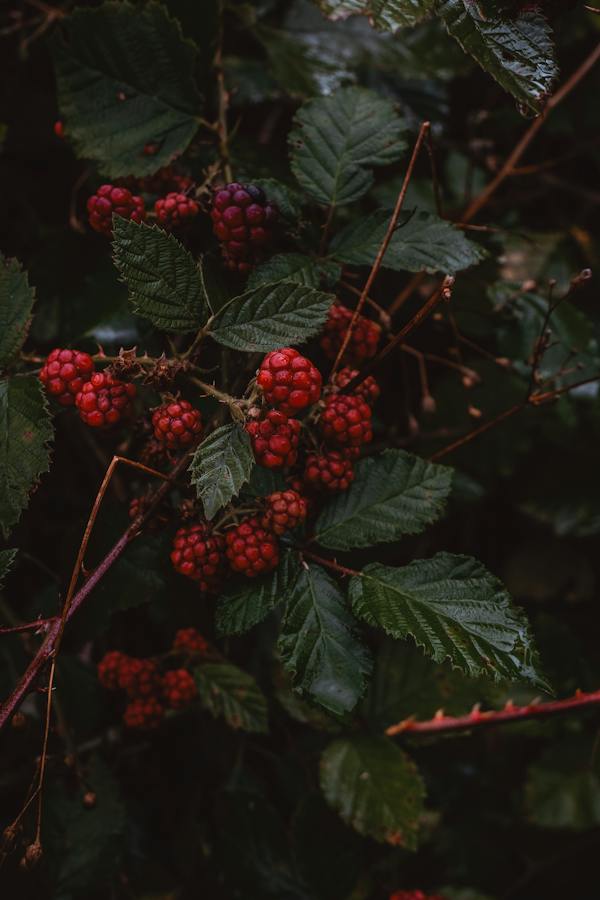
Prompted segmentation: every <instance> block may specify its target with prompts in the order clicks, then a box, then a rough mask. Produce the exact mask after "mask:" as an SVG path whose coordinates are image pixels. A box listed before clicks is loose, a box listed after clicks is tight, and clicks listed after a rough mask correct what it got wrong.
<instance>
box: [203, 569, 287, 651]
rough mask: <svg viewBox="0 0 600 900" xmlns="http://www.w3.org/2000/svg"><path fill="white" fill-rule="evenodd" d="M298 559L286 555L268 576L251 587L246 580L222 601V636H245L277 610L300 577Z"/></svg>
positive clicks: (219, 609) (219, 620)
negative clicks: (245, 633)
mask: <svg viewBox="0 0 600 900" xmlns="http://www.w3.org/2000/svg"><path fill="white" fill-rule="evenodd" d="M298 571H299V561H298V555H297V554H296V553H293V552H292V551H287V552H284V553H283V555H282V557H281V559H280V561H279V565H278V567H277V568H276V569H275V571H274V572H272V573H271V574H269V575H265V576H264V577H262V578H259V579H257V580H256V581H252V582H250V583H249V581H248V579H247V578H246V579H244V582H243V583H242V584H236V585H235V586H234V587H232V588H229V589H228V590H226V591H225V593H224V594H222V595H221V596H220V597H219V601H218V606H217V610H216V615H215V622H216V626H217V631H218V632H219V633H220V634H243V633H244V632H246V631H249V630H250V628H253V627H254V626H255V625H258V623H259V622H262V620H263V619H264V618H265V617H266V616H267V615H268V614H269V613H270V612H271V610H272V609H274V608H275V607H276V606H278V605H279V604H280V603H282V602H283V601H284V600H286V599H287V597H288V594H289V593H290V590H291V588H293V586H294V584H295V581H296V579H297V577H298Z"/></svg>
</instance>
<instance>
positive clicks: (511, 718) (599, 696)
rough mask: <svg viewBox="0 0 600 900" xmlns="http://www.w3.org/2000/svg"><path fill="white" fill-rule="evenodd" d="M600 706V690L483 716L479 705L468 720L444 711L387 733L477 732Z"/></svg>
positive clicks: (405, 721) (510, 706)
mask: <svg viewBox="0 0 600 900" xmlns="http://www.w3.org/2000/svg"><path fill="white" fill-rule="evenodd" d="M598 704H600V690H598V691H592V692H591V693H589V694H585V693H583V691H576V692H575V694H574V696H573V697H567V698H566V699H565V700H551V701H549V702H548V703H540V702H539V701H535V700H534V701H532V702H531V703H528V704H527V705H526V706H515V705H514V703H513V702H512V700H508V701H507V703H506V705H505V707H504V709H500V710H494V709H491V710H486V711H485V712H481V710H480V708H479V704H477V705H476V706H474V707H473V709H472V710H471V712H470V713H467V714H466V715H464V716H446V715H444V711H443V710H442V709H440V710H438V711H437V712H436V714H435V716H434V717H433V719H427V720H426V721H423V722H419V721H418V720H417V719H416V718H414V717H413V716H409V717H408V718H407V719H403V720H402V722H398V724H397V725H390V727H389V728H386V731H385V733H386V734H387V735H388V736H389V737H395V736H396V735H398V734H407V733H408V734H411V735H412V734H417V735H420V734H436V735H438V734H450V733H452V732H454V731H472V730H474V729H476V728H482V727H487V726H489V725H502V724H504V723H506V722H521V721H523V720H524V719H545V718H548V717H550V716H556V715H561V714H563V713H569V712H572V711H573V710H576V709H582V708H585V707H587V706H597V705H598Z"/></svg>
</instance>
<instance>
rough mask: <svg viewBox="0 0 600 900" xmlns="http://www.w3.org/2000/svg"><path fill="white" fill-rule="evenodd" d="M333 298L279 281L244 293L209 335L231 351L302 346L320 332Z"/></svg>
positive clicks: (228, 308) (252, 351)
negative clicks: (230, 348)
mask: <svg viewBox="0 0 600 900" xmlns="http://www.w3.org/2000/svg"><path fill="white" fill-rule="evenodd" d="M333 300H334V298H333V297H332V296H331V294H323V293H322V292H321V291H315V290H313V289H312V288H309V287H305V286H304V285H299V284H294V283H293V282H287V281H282V282H279V284H265V285H262V286H261V287H258V288H256V289H255V290H251V291H247V292H246V293H245V294H242V295H241V296H240V297H237V298H236V300H235V302H234V303H232V304H231V306H228V307H227V309H226V310H225V312H224V313H223V315H222V316H221V317H220V318H219V319H218V320H217V325H216V328H215V329H214V330H212V331H211V334H212V336H213V338H214V339H215V341H218V342H219V344H223V345H224V346H225V347H232V348H233V349H234V350H245V351H246V352H248V353H254V352H255V351H267V350H277V349H278V348H279V347H282V346H284V345H289V344H291V345H293V344H302V343H304V341H306V340H308V338H310V337H312V336H313V335H314V334H317V332H318V331H319V330H320V328H321V326H322V325H323V323H324V322H325V319H326V318H327V311H328V310H329V307H330V306H331V304H332V302H333Z"/></svg>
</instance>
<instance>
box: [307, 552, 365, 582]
mask: <svg viewBox="0 0 600 900" xmlns="http://www.w3.org/2000/svg"><path fill="white" fill-rule="evenodd" d="M301 553H302V556H308V558H309V559H312V560H313V561H314V562H317V563H320V564H321V565H322V566H325V567H326V568H327V569H331V570H332V571H333V572H337V573H338V574H339V575H360V572H357V571H356V569H349V568H348V567H347V566H341V565H340V564H339V563H336V562H335V560H333V559H325V557H324V556H319V555H318V554H317V553H313V552H312V550H307V549H306V548H304V547H303V548H302V551H301Z"/></svg>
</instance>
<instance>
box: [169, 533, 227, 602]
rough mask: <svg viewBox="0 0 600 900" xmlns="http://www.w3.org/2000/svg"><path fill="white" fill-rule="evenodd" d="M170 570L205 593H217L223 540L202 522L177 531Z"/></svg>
mask: <svg viewBox="0 0 600 900" xmlns="http://www.w3.org/2000/svg"><path fill="white" fill-rule="evenodd" d="M171 562H172V563H173V568H174V569H175V571H176V572H179V574H180V575H185V576H186V577H187V578H191V579H192V580H193V581H195V582H196V584H197V585H198V587H199V588H200V590H201V591H203V592H204V593H207V594H210V593H215V592H216V591H218V590H219V588H220V586H221V582H222V576H223V571H224V567H225V540H224V538H223V537H222V535H220V534H214V533H213V532H212V531H211V530H210V528H209V526H208V525H207V524H206V523H205V522H197V523H196V524H195V525H186V526H184V527H183V528H180V529H179V531H178V532H177V534H176V535H175V538H174V540H173V550H172V551H171Z"/></svg>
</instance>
